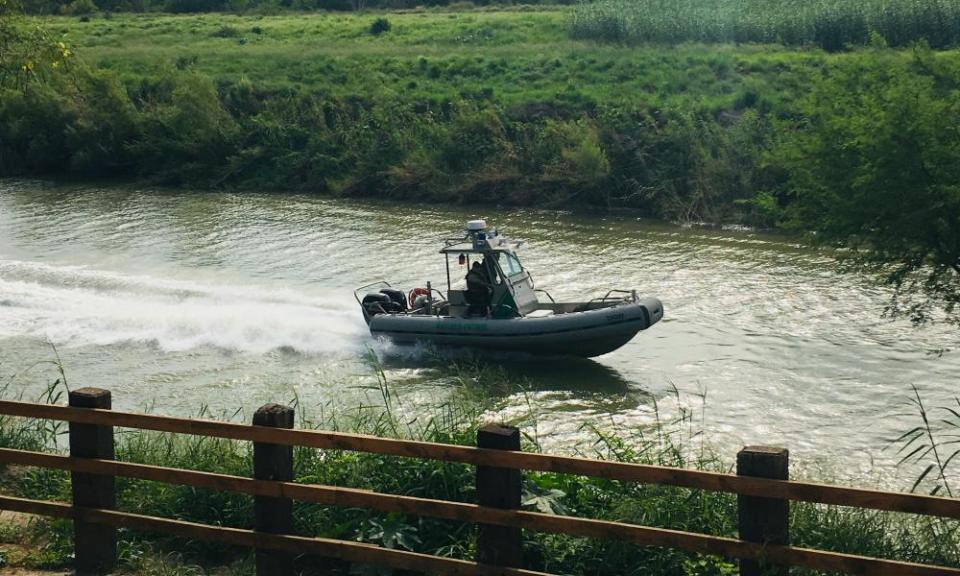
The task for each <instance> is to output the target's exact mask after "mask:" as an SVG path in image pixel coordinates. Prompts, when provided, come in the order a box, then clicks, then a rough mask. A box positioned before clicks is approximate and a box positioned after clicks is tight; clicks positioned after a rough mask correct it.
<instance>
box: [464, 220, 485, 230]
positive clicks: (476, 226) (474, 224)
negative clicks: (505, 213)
mask: <svg viewBox="0 0 960 576" xmlns="http://www.w3.org/2000/svg"><path fill="white" fill-rule="evenodd" d="M486 229H487V221H486V220H470V221H469V222H467V232H482V231H484V230H486Z"/></svg>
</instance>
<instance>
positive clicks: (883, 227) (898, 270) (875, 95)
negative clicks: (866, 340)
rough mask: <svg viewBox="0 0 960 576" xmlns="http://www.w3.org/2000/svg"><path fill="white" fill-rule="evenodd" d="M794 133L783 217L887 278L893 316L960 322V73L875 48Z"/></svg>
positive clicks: (819, 91) (777, 158)
mask: <svg viewBox="0 0 960 576" xmlns="http://www.w3.org/2000/svg"><path fill="white" fill-rule="evenodd" d="M787 128H788V130H787V132H788V133H789V134H790V136H788V137H787V138H786V139H785V140H784V141H783V142H781V143H780V145H779V146H778V147H777V149H776V150H775V151H774V152H773V155H772V164H773V165H777V166H779V167H782V168H785V169H786V171H787V173H788V174H789V179H788V181H787V185H786V186H785V187H784V188H783V189H782V190H781V191H780V192H779V194H778V195H777V197H776V198H775V200H776V201H777V202H778V205H779V206H781V207H783V206H785V208H784V209H783V211H782V212H781V216H782V217H783V218H784V220H785V223H786V224H787V225H788V226H790V227H792V228H794V229H801V230H806V231H812V232H813V233H814V234H815V236H816V237H817V238H818V239H819V240H821V241H823V242H826V243H830V244H834V245H837V246H841V247H843V248H845V249H849V252H848V253H849V254H850V256H851V258H850V260H849V261H850V262H853V263H855V264H856V265H858V266H862V267H865V268H866V269H868V270H871V271H874V272H877V273H880V274H881V277H882V278H883V280H884V281H885V282H886V283H887V284H889V285H891V286H892V287H893V288H894V289H895V293H894V294H895V295H894V297H893V300H892V301H891V304H890V306H889V309H888V311H889V312H890V313H891V314H893V315H906V316H909V317H910V318H911V319H912V320H913V321H914V322H916V323H921V322H924V321H927V320H930V319H932V318H935V317H936V316H937V315H938V311H939V312H940V313H942V312H946V318H947V319H948V320H950V321H952V322H955V323H960V309H958V308H957V304H958V303H960V69H958V68H956V66H955V65H953V66H951V65H950V64H947V63H944V62H942V61H940V60H939V59H938V58H937V57H936V56H935V55H934V54H932V53H931V52H930V51H929V49H926V48H924V47H918V48H917V49H915V54H914V57H913V59H912V60H910V61H907V62H903V61H900V60H895V59H893V58H891V57H890V56H888V55H885V54H882V53H880V52H879V51H870V52H868V53H865V54H864V55H863V57H862V60H861V62H860V65H859V66H849V67H844V69H842V70H834V71H833V73H832V75H831V76H830V77H829V78H827V79H825V80H822V81H820V83H819V84H818V85H817V86H816V87H815V89H814V91H813V96H812V97H811V98H810V99H809V101H808V102H807V103H806V108H805V115H804V118H803V119H802V120H801V121H799V122H797V123H796V125H794V126H789V127H787ZM766 201H767V202H768V203H769V202H770V201H771V197H766Z"/></svg>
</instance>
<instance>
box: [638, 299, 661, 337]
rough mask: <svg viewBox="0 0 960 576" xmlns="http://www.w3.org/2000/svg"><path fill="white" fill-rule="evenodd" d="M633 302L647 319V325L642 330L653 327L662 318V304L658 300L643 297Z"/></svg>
mask: <svg viewBox="0 0 960 576" xmlns="http://www.w3.org/2000/svg"><path fill="white" fill-rule="evenodd" d="M634 302H635V303H636V305H637V306H639V307H641V308H643V310H644V312H645V316H646V317H647V325H646V326H645V327H644V329H646V328H649V327H651V326H653V325H654V324H656V323H657V322H659V321H660V320H661V319H662V318H663V303H662V302H660V300H659V299H658V298H654V297H652V296H644V297H643V298H637V299H635V300H634Z"/></svg>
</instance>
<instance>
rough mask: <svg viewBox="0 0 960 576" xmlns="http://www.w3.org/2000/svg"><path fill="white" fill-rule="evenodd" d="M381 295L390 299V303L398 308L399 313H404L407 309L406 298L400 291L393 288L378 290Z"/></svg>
mask: <svg viewBox="0 0 960 576" xmlns="http://www.w3.org/2000/svg"><path fill="white" fill-rule="evenodd" d="M380 293H381V294H386V295H387V296H389V297H390V301H391V302H393V303H394V304H397V305H399V306H400V310H399V311H400V312H404V311H406V309H407V297H406V295H405V294H404V293H403V292H402V291H401V290H394V289H393V288H383V289H382V290H380Z"/></svg>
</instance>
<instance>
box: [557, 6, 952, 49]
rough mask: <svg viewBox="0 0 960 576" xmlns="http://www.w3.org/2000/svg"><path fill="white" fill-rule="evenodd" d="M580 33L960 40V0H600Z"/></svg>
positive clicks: (714, 39)
mask: <svg viewBox="0 0 960 576" xmlns="http://www.w3.org/2000/svg"><path fill="white" fill-rule="evenodd" d="M571 33H572V35H573V36H574V37H575V38H582V39H592V40H598V41H602V42H617V43H645V42H649V43H666V44H676V43H681V42H706V43H718V42H736V43H764V44H771V43H776V44H785V45H817V46H820V47H822V48H824V49H825V50H829V51H836V50H841V49H843V48H844V47H845V46H848V45H862V44H866V43H868V42H869V41H870V40H871V35H875V37H876V38H877V39H882V40H883V41H884V42H885V43H886V44H888V45H890V46H905V45H909V44H912V43H914V42H917V41H918V40H926V41H927V42H928V43H929V44H930V46H932V47H934V48H946V47H950V46H956V45H957V44H958V43H960V1H958V0H861V1H853V0H599V1H598V2H592V3H588V2H584V3H582V4H580V5H579V7H578V8H577V9H576V10H575V12H574V16H573V22H572V27H571Z"/></svg>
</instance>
